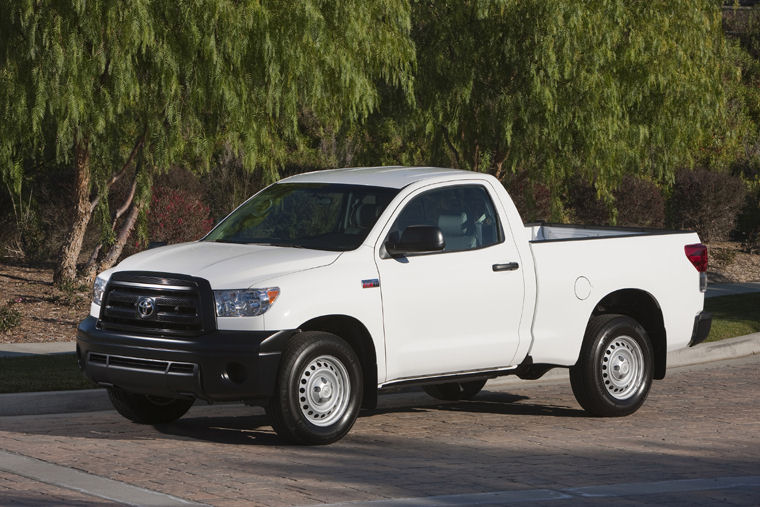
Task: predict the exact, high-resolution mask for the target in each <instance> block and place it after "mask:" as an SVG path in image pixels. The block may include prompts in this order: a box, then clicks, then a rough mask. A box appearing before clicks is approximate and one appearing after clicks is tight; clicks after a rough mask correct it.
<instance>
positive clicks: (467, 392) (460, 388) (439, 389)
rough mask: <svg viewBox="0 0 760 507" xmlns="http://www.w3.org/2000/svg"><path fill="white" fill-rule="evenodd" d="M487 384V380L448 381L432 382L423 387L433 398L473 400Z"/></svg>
mask: <svg viewBox="0 0 760 507" xmlns="http://www.w3.org/2000/svg"><path fill="white" fill-rule="evenodd" d="M484 385H486V381H485V380H473V381H470V382H448V383H446V384H430V385H427V386H422V389H423V390H424V391H425V392H426V393H428V394H429V395H430V396H432V397H433V398H436V399H438V400H444V401H457V400H471V399H472V398H474V397H475V395H476V394H478V393H479V392H480V390H481V389H483V386H484Z"/></svg>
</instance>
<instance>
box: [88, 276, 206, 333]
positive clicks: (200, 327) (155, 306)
mask: <svg viewBox="0 0 760 507" xmlns="http://www.w3.org/2000/svg"><path fill="white" fill-rule="evenodd" d="M179 276H180V275H169V274H167V275H166V276H161V275H160V274H154V273H151V274H142V273H136V272H119V273H114V274H113V276H112V277H111V280H109V282H108V286H107V287H106V290H105V293H104V295H103V305H102V308H101V310H100V320H99V325H100V327H101V329H104V330H112V331H121V332H125V333H136V334H149V335H160V336H169V337H171V336H182V337H184V336H198V335H200V334H202V333H203V332H204V330H208V329H209V328H210V327H211V326H212V325H213V324H212V322H213V320H212V319H211V318H209V316H208V313H209V312H208V308H209V304H208V301H209V300H210V299H209V298H210V297H211V296H210V293H211V290H210V288H208V287H207V286H208V283H207V282H205V280H200V279H194V278H191V277H181V278H180V277H179ZM203 282H205V283H203ZM204 285H205V286H206V287H204ZM204 290H205V292H206V295H205V297H204Z"/></svg>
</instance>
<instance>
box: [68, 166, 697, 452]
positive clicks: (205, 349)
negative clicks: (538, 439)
mask: <svg viewBox="0 0 760 507" xmlns="http://www.w3.org/2000/svg"><path fill="white" fill-rule="evenodd" d="M706 269H707V251H706V248H705V246H704V245H702V244H700V243H699V238H698V237H697V235H696V234H695V233H693V232H666V231H659V230H643V229H627V228H626V229H624V228H603V227H583V226H569V225H527V226H526V225H524V224H523V222H522V220H521V219H520V216H519V214H518V212H517V209H516V208H515V206H514V204H513V202H512V200H511V199H510V197H509V195H508V194H507V192H506V191H505V189H504V187H503V186H502V185H501V183H499V181H498V180H496V179H495V178H493V177H491V176H488V175H485V174H479V173H474V172H467V171H459V170H453V169H439V168H429V167H415V168H406V167H375V168H355V169H337V170H328V171H319V172H313V173H308V174H300V175H297V176H293V177H290V178H286V179H284V180H282V181H280V182H278V183H276V184H274V185H271V186H269V187H267V188H265V189H264V190H262V191H261V192H259V193H258V194H256V195H254V196H253V197H251V198H250V199H249V200H248V201H246V202H245V203H243V204H242V205H241V206H240V207H238V208H237V209H236V210H235V211H234V212H233V213H231V214H230V215H229V216H228V217H227V218H225V219H224V220H223V221H221V222H220V223H219V224H218V225H217V226H216V227H215V228H214V229H213V230H212V231H211V232H210V233H209V234H208V235H207V236H206V237H204V238H203V239H201V240H200V241H195V242H192V243H184V244H179V245H171V246H165V247H161V248H156V249H151V250H147V251H144V252H141V253H138V254H137V255H133V256H131V257H129V258H127V259H125V260H124V261H123V262H121V263H120V264H119V265H118V266H116V267H115V268H113V269H110V270H108V271H105V272H103V273H101V274H100V275H99V276H98V277H97V279H96V281H95V287H94V297H93V302H92V306H91V310H90V316H89V317H87V318H86V319H85V320H84V321H82V323H81V324H80V325H79V328H78V332H77V354H78V358H79V362H80V365H81V368H82V369H83V370H84V372H85V373H86V375H87V376H88V377H89V378H91V379H92V380H93V381H95V382H97V383H98V384H100V385H103V386H105V387H107V388H108V392H109V395H110V397H111V400H112V402H113V405H114V407H115V408H116V410H118V411H119V413H121V414H122V415H123V416H125V417H127V418H128V419H130V420H133V421H135V422H140V423H148V424H156V423H162V422H169V421H173V420H175V419H177V418H179V417H181V416H182V415H183V414H184V413H185V412H186V411H187V410H188V409H189V407H190V406H191V405H192V403H193V401H194V400H195V399H202V400H206V401H209V402H213V401H223V400H241V401H244V402H246V403H248V404H256V405H263V406H264V407H266V409H267V412H268V413H269V415H270V416H271V419H272V425H273V427H274V428H275V430H276V431H277V433H278V434H279V435H280V436H281V437H283V438H285V439H287V440H291V441H295V442H300V443H310V444H323V443H330V442H334V441H336V440H338V439H340V438H341V437H342V436H344V435H345V434H346V433H347V432H348V431H349V430H350V428H351V426H352V425H353V424H354V421H355V420H356V417H357V415H358V413H359V410H360V408H361V407H373V406H375V404H376V401H377V394H378V392H379V391H382V390H383V389H387V388H391V387H394V386H399V385H405V384H418V385H422V386H423V387H424V389H425V391H427V392H428V393H429V394H430V395H432V396H434V397H437V398H441V399H446V400H456V399H465V398H471V397H473V396H475V395H476V394H477V393H478V392H479V391H480V389H481V388H482V387H483V385H484V384H485V382H486V381H487V380H488V379H490V378H494V377H497V376H500V375H510V374H514V375H518V376H519V377H521V378H526V379H536V378H539V377H540V376H542V375H543V374H544V373H545V372H546V371H548V370H549V369H551V368H554V367H569V368H570V380H571V384H572V388H573V392H574V393H575V396H576V398H577V400H578V402H579V403H580V405H581V406H582V407H583V408H584V409H585V410H586V411H588V412H590V413H591V414H595V415H598V416H622V415H627V414H630V413H632V412H634V411H636V410H637V409H638V408H639V407H640V406H641V404H642V403H643V402H644V400H645V398H646V396H647V393H648V392H649V389H650V386H651V384H652V379H661V378H663V377H664V375H665V367H666V364H665V363H666V358H667V352H668V351H672V350H675V349H679V348H683V347H687V346H690V345H695V344H696V343H699V342H701V341H702V340H704V339H705V337H706V336H707V334H708V332H709V329H710V322H711V318H710V316H709V314H706V313H705V312H703V311H702V310H703V303H704V294H703V293H704V291H705V288H706V278H705V271H706Z"/></svg>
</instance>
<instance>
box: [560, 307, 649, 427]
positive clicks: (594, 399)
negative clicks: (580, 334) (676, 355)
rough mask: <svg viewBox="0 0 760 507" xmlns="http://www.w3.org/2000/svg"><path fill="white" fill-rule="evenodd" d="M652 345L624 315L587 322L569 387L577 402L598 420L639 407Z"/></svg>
mask: <svg viewBox="0 0 760 507" xmlns="http://www.w3.org/2000/svg"><path fill="white" fill-rule="evenodd" d="M653 369H654V368H653V354H652V344H651V343H650V341H649V336H648V335H647V332H646V330H645V329H644V328H643V327H641V325H640V324H639V323H638V322H636V321H635V320H634V319H632V318H630V317H628V316H625V315H600V316H597V317H593V318H592V319H591V321H590V322H589V326H588V329H587V331H586V336H585V338H584V342H583V348H582V349H581V355H580V358H579V360H578V363H577V364H576V365H575V366H573V367H571V368H570V385H571V386H572V388H573V394H574V395H575V399H576V400H578V403H579V404H580V405H581V407H583V408H584V409H585V410H586V411H587V412H588V413H590V414H592V415H595V416H600V417H620V416H625V415H629V414H632V413H634V412H635V411H636V410H638V409H639V407H641V405H642V404H643V403H644V400H646V397H647V395H648V394H649V389H650V387H651V386H652V374H653Z"/></svg>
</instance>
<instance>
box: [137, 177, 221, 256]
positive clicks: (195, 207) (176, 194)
mask: <svg viewBox="0 0 760 507" xmlns="http://www.w3.org/2000/svg"><path fill="white" fill-rule="evenodd" d="M147 219H148V220H147V228H148V238H149V240H150V241H165V242H166V243H182V242H184V241H193V240H196V239H198V238H200V237H202V236H203V235H205V234H206V233H207V232H208V231H209V230H210V229H211V226H212V225H213V222H212V220H211V218H209V208H208V206H206V205H205V204H203V202H201V200H200V198H199V197H198V196H197V195H194V194H193V193H191V192H189V191H187V190H183V189H179V188H170V187H154V189H153V197H152V198H151V203H150V209H149V211H148V213H147Z"/></svg>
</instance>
